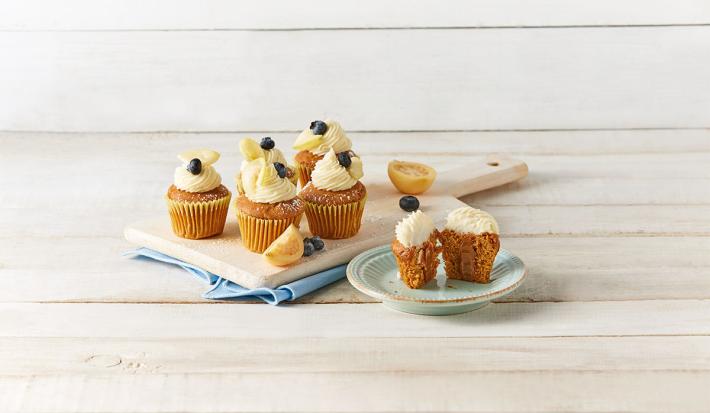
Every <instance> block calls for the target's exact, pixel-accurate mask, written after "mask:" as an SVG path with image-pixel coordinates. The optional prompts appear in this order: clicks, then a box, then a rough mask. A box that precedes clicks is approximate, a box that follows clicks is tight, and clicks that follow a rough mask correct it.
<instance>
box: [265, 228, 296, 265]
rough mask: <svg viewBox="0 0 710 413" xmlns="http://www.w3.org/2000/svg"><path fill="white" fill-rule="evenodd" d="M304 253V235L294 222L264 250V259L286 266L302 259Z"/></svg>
mask: <svg viewBox="0 0 710 413" xmlns="http://www.w3.org/2000/svg"><path fill="white" fill-rule="evenodd" d="M302 255H303V236H302V235H301V232H300V231H299V230H298V228H296V226H295V225H294V224H291V226H289V227H288V228H286V231H284V232H283V233H282V234H281V235H279V237H278V238H276V239H275V240H274V242H272V243H271V245H269V247H268V248H267V249H266V251H264V253H263V256H264V259H265V260H266V261H267V262H268V263H269V264H271V265H277V266H280V267H282V266H286V265H289V264H293V263H294V262H296V261H298V260H299V259H301V256H302Z"/></svg>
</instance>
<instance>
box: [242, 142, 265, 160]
mask: <svg viewBox="0 0 710 413" xmlns="http://www.w3.org/2000/svg"><path fill="white" fill-rule="evenodd" d="M239 151H240V152H241V153H242V156H244V159H246V160H247V161H253V160H254V159H259V158H263V157H264V150H263V149H261V146H259V144H258V143H257V142H256V141H255V140H254V139H252V138H244V139H242V140H241V141H239Z"/></svg>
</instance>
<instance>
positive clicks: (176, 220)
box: [165, 149, 232, 239]
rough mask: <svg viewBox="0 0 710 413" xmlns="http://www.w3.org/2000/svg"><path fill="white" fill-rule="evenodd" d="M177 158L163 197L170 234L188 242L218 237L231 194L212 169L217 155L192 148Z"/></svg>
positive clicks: (213, 152)
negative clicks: (168, 218) (178, 163)
mask: <svg viewBox="0 0 710 413" xmlns="http://www.w3.org/2000/svg"><path fill="white" fill-rule="evenodd" d="M178 159H180V161H182V165H181V166H179V167H177V168H176V169H175V175H174V182H173V184H172V185H170V188H168V193H167V194H166V195H165V200H166V202H167V204H168V212H169V213H170V222H171V224H172V228H173V232H174V233H175V235H177V236H179V237H182V238H188V239H200V238H206V237H211V236H213V235H219V234H221V233H222V231H223V230H224V223H225V221H226V220H227V210H228V209H229V201H230V199H231V197H232V194H231V193H230V192H229V190H228V189H227V188H226V187H225V186H224V185H222V177H220V175H219V174H218V173H217V171H216V170H215V169H214V167H213V166H212V164H214V163H215V162H217V160H218V159H219V153H217V152H215V151H212V150H209V149H195V150H189V151H185V152H183V153H181V154H180V155H178Z"/></svg>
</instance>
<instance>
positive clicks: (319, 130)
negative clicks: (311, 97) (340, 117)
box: [293, 119, 354, 187]
mask: <svg viewBox="0 0 710 413" xmlns="http://www.w3.org/2000/svg"><path fill="white" fill-rule="evenodd" d="M351 148H352V142H350V139H348V136H347V135H346V134H345V131H344V130H343V128H342V127H341V126H340V124H339V123H338V122H336V121H334V120H331V119H326V120H325V122H324V121H322V120H314V121H313V122H311V125H310V127H309V128H307V129H304V130H303V132H301V134H300V135H298V138H296V142H294V144H293V149H296V150H297V151H299V152H298V153H297V154H296V157H295V161H296V168H297V169H298V176H299V178H298V179H299V180H300V181H301V187H304V186H306V184H307V183H308V182H309V181H310V180H311V174H312V173H313V169H314V168H315V166H316V162H318V161H319V160H321V159H323V156H325V154H326V153H327V152H328V151H329V150H331V149H333V150H334V151H335V153H336V155H339V154H340V153H341V152H347V151H350V150H351ZM350 156H354V154H352V153H351V154H350Z"/></svg>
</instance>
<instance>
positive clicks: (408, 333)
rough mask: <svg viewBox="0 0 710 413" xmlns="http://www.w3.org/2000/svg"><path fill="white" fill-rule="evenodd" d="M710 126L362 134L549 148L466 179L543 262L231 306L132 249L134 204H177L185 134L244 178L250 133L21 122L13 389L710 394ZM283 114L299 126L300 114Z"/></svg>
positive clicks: (72, 404)
mask: <svg viewBox="0 0 710 413" xmlns="http://www.w3.org/2000/svg"><path fill="white" fill-rule="evenodd" d="M264 134H269V133H259V134H256V136H261V135H264ZM709 134H710V132H709V131H707V130H683V131H667V130H653V131H577V132H574V131H565V132H561V131H560V132H488V133H483V132H481V133H476V132H439V133H354V134H353V140H354V142H355V148H356V149H357V151H358V153H360V154H361V155H362V156H363V158H364V159H365V160H367V161H368V162H370V164H371V165H381V167H379V168H377V167H376V168H375V170H374V172H373V173H374V174H384V164H385V163H386V161H387V160H389V159H391V158H394V157H402V158H405V159H411V160H420V161H424V162H427V163H429V164H432V165H434V166H436V167H437V168H438V169H439V170H444V169H446V168H452V167H455V166H459V165H464V164H466V163H467V162H470V160H471V159H480V158H482V157H483V156H484V155H485V154H486V153H489V152H513V153H515V155H516V156H517V157H521V158H523V159H524V160H526V161H527V162H528V164H529V166H530V169H531V175H530V176H529V177H528V178H527V179H526V180H524V181H522V182H521V183H520V184H516V185H510V186H508V187H507V188H505V189H501V190H492V191H485V192H482V193H479V194H476V195H474V196H470V197H466V198H464V200H465V201H467V202H469V203H472V204H474V205H477V206H481V207H484V208H485V209H487V210H489V211H491V212H492V213H493V214H494V215H495V216H496V217H497V218H498V220H499V222H500V225H501V227H502V229H503V231H502V236H503V238H502V242H503V245H504V246H505V247H506V248H508V249H510V250H511V251H515V252H516V254H519V255H520V256H521V257H522V258H523V259H524V260H525V262H526V264H527V265H528V267H529V270H530V276H529V278H528V280H527V281H526V283H525V284H524V285H523V286H522V287H521V288H520V289H519V290H518V291H516V292H515V293H514V294H513V295H511V296H509V297H506V298H505V301H503V302H498V303H494V304H491V305H489V306H488V307H486V308H484V309H482V310H479V311H476V312H473V313H469V314H463V315H459V316H452V317H445V318H432V317H422V316H414V315H408V314H403V313H397V312H394V311H391V310H387V309H386V308H384V307H383V306H381V305H379V304H374V303H372V300H371V299H369V298H368V297H365V296H363V295H361V294H360V293H358V292H356V291H355V290H354V289H352V288H351V287H350V286H349V284H347V282H341V283H338V284H336V285H334V286H333V287H331V288H327V289H324V290H321V291H319V292H317V293H316V294H313V295H310V296H308V297H306V299H304V300H303V301H302V302H303V303H320V304H289V305H286V306H282V307H270V306H267V305H258V304H257V305H214V304H212V303H211V302H208V301H204V300H201V299H200V298H199V294H200V293H201V292H202V291H204V289H205V286H204V284H201V283H200V282H198V281H196V280H194V279H193V278H191V277H190V276H189V275H187V274H186V273H184V272H183V271H182V270H180V269H177V268H173V267H170V266H166V265H161V264H154V263H149V262H144V261H139V260H131V259H125V258H122V257H120V253H121V252H122V251H124V250H125V249H126V248H129V245H128V244H127V243H126V242H125V241H124V240H122V239H121V229H122V227H123V225H124V224H125V223H126V222H128V221H130V220H132V219H134V218H137V219H139V218H141V217H142V216H151V215H153V214H155V213H162V212H164V205H163V204H162V201H161V199H160V197H159V196H157V195H156V194H158V195H160V194H162V192H163V191H164V189H165V187H166V185H167V184H168V183H169V180H170V177H171V174H172V169H173V168H174V156H173V153H174V152H176V151H177V150H179V149H180V148H185V147H189V146H194V145H195V143H199V144H200V146H210V147H215V148H216V149H218V150H220V151H222V152H223V158H222V160H221V161H220V164H221V165H222V168H220V172H222V174H223V176H224V178H225V182H226V183H228V184H229V185H232V175H233V173H234V172H236V170H237V167H238V162H239V156H238V155H237V142H238V140H239V139H240V138H241V137H242V136H243V134H231V133H227V134H209V133H208V134H78V135H75V134H27V133H2V134H0V143H2V147H3V150H2V151H0V163H1V164H3V165H4V166H5V167H6V168H7V170H12V171H20V172H19V175H20V177H19V179H18V177H17V175H16V174H0V186H1V187H3V188H5V189H6V190H5V191H3V192H2V193H0V200H1V201H2V202H0V204H2V206H0V366H2V368H1V369H0V406H3V408H4V409H5V410H6V411H11V412H13V411H17V412H36V411H44V412H69V411H72V412H76V411H79V412H82V411H84V412H112V413H117V412H129V411H146V412H148V411H151V412H175V411H196V412H205V413H206V412H215V411H217V412H235V411H328V412H331V411H349V412H353V411H373V410H374V411H381V412H389V411H392V412H394V411H401V410H418V411H460V412H464V411H469V412H470V411H480V412H493V411H496V412H499V411H502V412H521V411H528V412H529V411H539V412H543V411H545V412H550V411H551V412H564V411H571V410H574V411H589V412H615V411H616V412H618V411H628V412H666V411H678V412H685V411H687V412H698V411H702V410H703V409H704V407H705V406H707V405H708V403H710V400H709V399H708V396H707V392H705V391H704V388H705V387H706V386H707V382H708V380H710V375H709V374H708V371H709V370H710V364H709V362H710V354H708V349H709V348H710V346H709V345H708V344H709V343H708V338H709V337H710V329H709V328H708V326H710V296H708V291H710V284H709V282H710V281H708V277H707V274H708V272H709V271H710V257H709V256H708V254H707V251H708V250H709V249H710V236H709V234H710V224H709V223H708V220H707V216H708V213H710V209H709V208H710V199H708V195H707V191H705V188H707V184H708V181H709V180H710V172H709V171H708V169H707V164H708V160H710V143H709V142H710V139H708V138H709V137H710V135H709ZM272 135H273V136H274V137H275V138H276V139H277V143H280V145H281V146H282V147H283V146H287V144H288V143H290V142H291V141H292V139H293V137H294V135H295V133H293V132H289V133H282V134H272ZM28 138H30V139H28ZM431 148H435V149H436V151H435V153H433V154H432V153H431V150H432V149H431ZM286 152H287V155H290V154H292V152H291V151H286ZM28 154H31V155H30V156H28ZM67 160H71V161H67ZM232 186H233V185H232ZM29 218H31V220H28V219H29ZM200 303H201V304H200ZM343 303H345V304H343ZM375 320H376V321H375ZM472 383H475V385H472ZM274 388H279V389H280V391H279V394H278V397H274V391H273V389H274ZM109 389H110V390H109ZM354 389H355V390H357V392H354ZM511 389H513V390H512V391H514V392H515V393H514V396H511V397H504V396H502V395H504V394H508V393H506V392H510V391H511ZM550 389H554V391H550ZM355 393H357V394H358V395H357V396H356V395H355ZM245 394H248V395H250V396H252V397H243V396H242V395H245ZM362 394H367V397H362V396H361V395H362ZM590 395H594V397H591V396H590Z"/></svg>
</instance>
